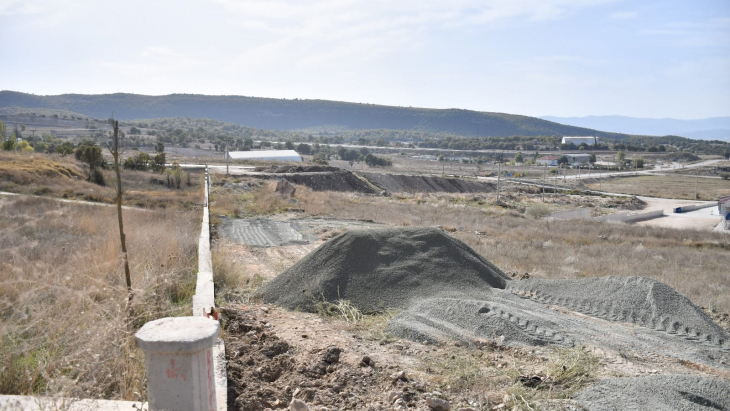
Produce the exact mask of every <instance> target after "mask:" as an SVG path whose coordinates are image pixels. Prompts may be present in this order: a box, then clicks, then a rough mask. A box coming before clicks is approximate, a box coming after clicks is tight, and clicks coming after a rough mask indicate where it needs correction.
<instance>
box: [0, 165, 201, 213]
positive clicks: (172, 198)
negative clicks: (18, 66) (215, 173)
mask: <svg viewBox="0 0 730 411" xmlns="http://www.w3.org/2000/svg"><path fill="white" fill-rule="evenodd" d="M87 173H88V171H87V170H86V169H84V165H83V164H82V163H79V162H77V161H76V160H75V159H74V158H73V156H67V157H60V156H57V155H45V154H16V153H0V191H9V192H13V193H19V194H31V195H40V196H47V197H54V198H65V199H75V200H83V201H92V202H100V203H107V204H112V203H115V202H116V186H115V182H116V176H115V174H114V172H113V171H112V170H103V173H104V177H105V179H106V182H107V186H104V187H102V186H99V185H97V184H93V183H90V182H88V181H86V177H87ZM186 177H187V176H186ZM164 178H165V177H164V175H162V174H155V173H152V172H145V171H131V170H122V186H123V187H124V203H125V204H126V205H129V206H135V207H145V208H177V209H191V208H194V207H195V204H199V203H202V202H203V191H202V189H201V187H202V174H201V173H200V172H193V173H191V177H190V181H191V183H192V185H190V186H188V185H187V184H186V183H185V182H184V183H183V184H182V185H181V187H180V189H174V188H167V187H166V186H164V185H160V184H157V183H154V182H153V179H157V180H164ZM183 181H186V178H184V179H183Z"/></svg>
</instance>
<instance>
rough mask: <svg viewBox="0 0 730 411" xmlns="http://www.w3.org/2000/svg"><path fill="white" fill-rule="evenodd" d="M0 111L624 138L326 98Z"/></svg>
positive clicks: (120, 100) (23, 103)
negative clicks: (66, 112) (61, 111)
mask: <svg viewBox="0 0 730 411" xmlns="http://www.w3.org/2000/svg"><path fill="white" fill-rule="evenodd" d="M0 107H26V108H44V109H60V110H69V111H73V112H77V113H81V114H84V115H86V116H91V117H96V118H108V117H110V116H111V115H112V113H114V117H115V118H117V119H120V120H131V119H151V118H160V117H192V118H211V119H215V120H220V121H225V122H231V123H236V124H241V125H246V126H248V127H256V128H262V129H270V130H302V129H308V128H321V127H337V128H340V129H342V128H346V129H350V130H360V129H392V130H421V131H428V132H435V133H438V132H445V133H453V134H458V135H462V136H469V137H476V136H481V137H487V136H513V135H521V136H539V135H543V136H545V135H547V136H550V135H558V136H584V135H595V136H599V137H609V138H617V139H621V138H625V137H628V136H627V135H625V134H617V133H607V132H602V131H596V130H592V129H588V128H583V127H574V126H567V125H564V124H559V123H555V122H551V121H547V120H543V119H539V118H535V117H527V116H520V115H513V114H503V113H487V112H479V111H470V110H460V109H424V108H411V107H394V106H381V105H373V104H359V103H345V102H338V101H328V100H286V99H272V98H259V97H244V96H206V95H192V94H171V95H167V96H145V95H138V94H101V95H86V94H62V95H57V96H38V95H33V94H27V93H20V92H14V91H0Z"/></svg>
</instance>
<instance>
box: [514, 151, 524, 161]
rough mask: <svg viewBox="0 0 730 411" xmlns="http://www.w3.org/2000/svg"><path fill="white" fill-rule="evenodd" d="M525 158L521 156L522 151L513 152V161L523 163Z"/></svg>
mask: <svg viewBox="0 0 730 411" xmlns="http://www.w3.org/2000/svg"><path fill="white" fill-rule="evenodd" d="M524 162H525V159H524V158H523V157H522V153H517V154H515V163H524Z"/></svg>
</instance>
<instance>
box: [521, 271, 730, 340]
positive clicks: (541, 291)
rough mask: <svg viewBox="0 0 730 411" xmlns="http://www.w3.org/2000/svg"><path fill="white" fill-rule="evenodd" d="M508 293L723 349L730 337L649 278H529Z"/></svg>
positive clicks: (678, 297)
mask: <svg viewBox="0 0 730 411" xmlns="http://www.w3.org/2000/svg"><path fill="white" fill-rule="evenodd" d="M508 290H509V291H511V292H513V293H515V294H517V295H520V296H521V297H523V298H529V299H532V300H535V301H539V302H541V303H543V304H548V305H559V306H562V307H565V308H569V309H571V310H573V311H577V312H580V313H583V314H588V315H590V316H593V317H597V318H602V319H605V320H611V321H620V322H631V323H634V324H637V325H640V326H643V327H647V328H651V329H655V330H661V331H666V332H669V333H672V334H679V335H682V336H685V338H688V339H694V340H697V341H698V342H704V343H714V344H717V345H725V343H727V342H728V341H730V334H728V332H727V331H725V330H723V329H722V327H720V326H719V325H717V324H715V323H714V322H713V321H712V319H711V318H710V317H709V316H707V314H705V313H704V312H703V311H702V310H701V309H700V308H699V307H697V306H696V305H694V304H692V302H691V301H689V300H688V299H687V298H686V297H684V296H683V295H681V294H679V293H678V292H676V291H675V290H674V289H673V288H672V287H670V286H668V285H666V284H664V283H661V282H659V281H656V280H652V279H650V278H646V277H615V276H610V277H599V278H585V279H578V280H538V279H533V280H525V281H519V282H513V283H511V284H510V286H509V288H508Z"/></svg>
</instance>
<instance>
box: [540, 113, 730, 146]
mask: <svg viewBox="0 0 730 411" xmlns="http://www.w3.org/2000/svg"><path fill="white" fill-rule="evenodd" d="M541 118H542V119H543V120H548V121H554V122H558V123H562V124H569V125H571V126H576V127H588V128H596V129H600V130H611V131H614V132H617V133H626V134H641V135H651V136H665V135H673V136H683V137H689V138H692V139H701V140H724V141H730V117H713V118H706V119H699V120H678V119H674V118H636V117H625V116H587V117H552V116H545V117H541Z"/></svg>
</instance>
